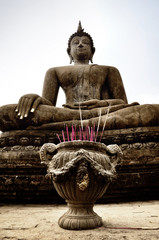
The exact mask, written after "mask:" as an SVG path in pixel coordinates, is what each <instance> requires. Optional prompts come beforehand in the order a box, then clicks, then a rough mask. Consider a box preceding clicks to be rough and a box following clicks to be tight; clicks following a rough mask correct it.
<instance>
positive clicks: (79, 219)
mask: <svg viewBox="0 0 159 240" xmlns="http://www.w3.org/2000/svg"><path fill="white" fill-rule="evenodd" d="M67 206H68V211H67V212H66V213H65V214H64V215H63V216H62V217H61V218H60V219H59V221H58V224H59V226H60V227H61V228H64V229H69V230H82V229H92V228H97V227H100V226H102V224H103V223H102V218H101V217H99V216H98V214H96V213H95V212H94V211H93V206H94V204H92V203H90V204H89V203H77V202H76V203H72V202H67Z"/></svg>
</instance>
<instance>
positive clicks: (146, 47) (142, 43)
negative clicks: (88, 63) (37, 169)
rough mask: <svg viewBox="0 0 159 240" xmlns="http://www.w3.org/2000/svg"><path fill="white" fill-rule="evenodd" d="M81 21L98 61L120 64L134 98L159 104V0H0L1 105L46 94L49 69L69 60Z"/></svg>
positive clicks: (103, 63) (134, 99) (65, 63)
mask: <svg viewBox="0 0 159 240" xmlns="http://www.w3.org/2000/svg"><path fill="white" fill-rule="evenodd" d="M79 20H81V22H82V27H83V28H84V29H85V31H86V32H88V33H89V34H90V35H91V36H92V38H93V40H94V45H95V47H96V53H95V55H94V63H95V64H102V65H110V66H115V67H117V68H118V69H119V71H120V73H121V76H122V79H123V82H124V85H125V89H126V93H127V97H128V101H129V103H130V102H133V101H138V102H139V103H141V104H144V103H159V93H158V90H159V1H158V0H80V1H77V0H0V83H1V88H0V89H1V91H0V105H5V104H9V103H17V102H18V99H19V98H20V97H21V96H22V95H23V94H26V93H37V94H39V95H41V92H42V86H43V80H44V76H45V73H46V71H47V69H49V68H50V67H55V66H60V65H61V66H62V65H69V57H68V55H67V53H66V48H67V42H68V39H69V37H70V35H71V34H72V33H74V32H75V31H76V30H77V25H78V21H79ZM64 101H65V97H64V96H63V93H60V98H59V100H58V103H57V105H58V106H61V105H62V103H64Z"/></svg>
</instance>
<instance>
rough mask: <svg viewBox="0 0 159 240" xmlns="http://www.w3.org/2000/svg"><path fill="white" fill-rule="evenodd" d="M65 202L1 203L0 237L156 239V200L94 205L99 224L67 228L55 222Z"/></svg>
mask: <svg viewBox="0 0 159 240" xmlns="http://www.w3.org/2000/svg"><path fill="white" fill-rule="evenodd" d="M66 210H67V207H66V205H35V204H34V205H1V206H0V240H65V239H66V240H75V239H77V240H78V239H81V240H120V239H121V240H140V239H141V240H154V239H159V201H149V202H131V203H119V204H105V205H103V204H102V205H95V207H94V210H95V212H96V213H97V214H98V215H99V216H101V217H102V219H103V226H102V227H99V228H96V229H93V230H80V231H70V230H64V229H62V228H60V227H59V226H58V219H59V217H60V216H61V215H63V213H64V212H66Z"/></svg>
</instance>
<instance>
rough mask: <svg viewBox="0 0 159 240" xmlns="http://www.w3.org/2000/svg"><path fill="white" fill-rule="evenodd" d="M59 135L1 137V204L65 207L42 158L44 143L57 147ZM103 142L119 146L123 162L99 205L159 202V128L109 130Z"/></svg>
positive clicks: (28, 133) (15, 133)
mask: <svg viewBox="0 0 159 240" xmlns="http://www.w3.org/2000/svg"><path fill="white" fill-rule="evenodd" d="M56 133H58V134H59V135H60V134H61V133H60V132H56ZM56 133H55V132H53V131H51V130H45V131H42V130H39V131H36V130H23V131H10V132H4V133H2V134H1V138H0V202H12V203H13V202H27V203H28V202H32V203H33V202H36V203H37V202H40V203H42V202H43V203H64V200H63V199H61V198H60V197H59V196H58V194H57V193H56V191H55V189H54V187H53V185H52V183H51V181H50V179H49V178H48V176H47V175H46V166H45V165H44V164H41V162H40V157H39V149H40V148H41V146H42V145H43V144H44V143H46V142H53V143H55V144H56V143H58V139H57V137H56ZM99 135H100V133H99ZM102 142H103V143H105V144H106V145H109V144H118V145H119V146H120V147H121V149H122V151H123V160H122V163H121V165H119V166H118V168H117V172H118V175H117V180H116V181H115V182H114V183H112V184H111V185H110V187H109V189H108V190H107V192H106V194H104V196H103V197H102V198H101V199H100V200H98V203H107V202H119V201H130V200H143V199H144V200H145V199H159V191H158V189H159V127H142V128H129V129H120V130H108V131H105V132H104V134H103V138H102Z"/></svg>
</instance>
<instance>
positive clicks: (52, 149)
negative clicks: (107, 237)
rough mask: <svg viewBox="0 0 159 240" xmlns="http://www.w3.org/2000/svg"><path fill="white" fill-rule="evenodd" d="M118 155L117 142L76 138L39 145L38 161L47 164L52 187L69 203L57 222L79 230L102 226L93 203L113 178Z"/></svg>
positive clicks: (66, 227) (62, 225)
mask: <svg viewBox="0 0 159 240" xmlns="http://www.w3.org/2000/svg"><path fill="white" fill-rule="evenodd" d="M121 155H122V152H121V150H120V148H119V147H118V146H117V145H109V146H106V145H105V144H103V143H99V142H89V141H80V140H77V141H70V142H62V143H59V144H58V145H55V144H53V143H46V144H44V145H43V146H42V148H41V150H40V158H41V162H42V163H45V164H46V165H47V172H48V174H49V175H50V177H51V179H52V182H53V184H54V187H55V189H56V190H57V192H58V194H59V195H60V196H61V197H62V198H64V199H65V200H66V202H67V206H68V211H67V212H66V213H65V214H64V215H63V216H62V217H61V218H60V219H59V221H58V223H59V226H60V227H62V228H64V229H70V230H80V229H91V228H96V227H100V226H101V225H102V219H101V217H99V216H98V215H97V214H96V213H95V212H94V211H93V206H94V203H95V202H96V200H97V199H99V198H100V197H102V195H103V194H104V193H105V191H106V190H107V188H108V186H109V184H110V183H111V181H112V180H113V179H114V178H115V176H116V170H115V166H116V165H117V163H118V162H119V160H120V158H121Z"/></svg>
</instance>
